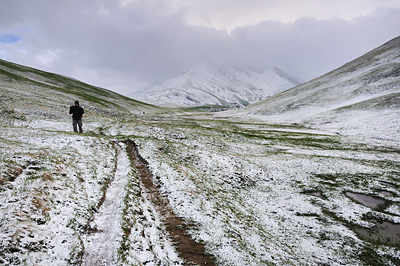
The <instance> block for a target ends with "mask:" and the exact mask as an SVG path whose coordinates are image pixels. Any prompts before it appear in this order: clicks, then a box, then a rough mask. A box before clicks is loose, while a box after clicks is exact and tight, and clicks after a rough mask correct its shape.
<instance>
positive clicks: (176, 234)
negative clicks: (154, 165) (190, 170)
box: [126, 140, 215, 265]
mask: <svg viewBox="0 0 400 266" xmlns="http://www.w3.org/2000/svg"><path fill="white" fill-rule="evenodd" d="M126 144H127V152H128V154H129V157H130V159H131V161H132V165H133V166H134V168H135V169H136V171H137V172H138V175H139V177H140V179H141V182H142V184H143V186H144V189H145V191H143V194H147V195H148V199H149V200H150V201H151V202H152V203H153V204H154V205H155V207H156V209H157V210H158V211H159V212H160V213H161V214H162V215H161V216H162V220H163V223H164V224H165V225H166V229H167V231H168V233H169V234H170V237H171V238H172V241H173V242H174V245H175V247H176V249H177V251H178V252H179V254H180V256H181V258H183V259H184V260H185V261H186V262H187V263H188V264H189V265H193V264H194V265H215V258H214V257H213V256H212V255H210V254H207V253H206V251H205V245H204V244H203V243H199V242H196V241H195V240H194V239H192V238H191V237H190V236H189V234H188V233H187V228H188V225H187V224H186V223H185V221H184V220H183V219H182V218H180V217H177V216H176V215H175V214H174V212H173V211H172V208H171V206H170V204H169V201H168V199H167V198H166V197H165V196H164V195H163V194H162V193H161V190H160V187H159V186H157V185H156V184H155V183H154V182H153V177H152V174H151V173H150V170H149V169H148V163H147V162H146V160H144V159H143V158H142V157H141V156H140V155H139V152H138V147H137V145H136V144H135V143H134V142H133V141H132V140H128V141H126Z"/></svg>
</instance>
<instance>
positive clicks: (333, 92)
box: [238, 37, 400, 136]
mask: <svg viewBox="0 0 400 266" xmlns="http://www.w3.org/2000/svg"><path fill="white" fill-rule="evenodd" d="M238 112H239V113H240V115H241V116H243V115H257V116H260V115H261V117H262V119H264V120H265V119H267V120H274V121H280V122H282V121H284V122H289V123H306V124H308V125H314V126H315V125H318V126H323V127H324V128H331V129H332V130H336V131H341V130H345V131H347V132H348V133H349V131H354V133H356V134H359V133H360V132H361V133H362V132H363V131H364V133H366V132H365V131H368V132H371V131H374V132H372V133H373V134H374V135H376V136H378V135H386V134H387V133H390V134H392V135H396V134H397V135H398V133H399V130H400V120H399V119H400V37H397V38H395V39H393V40H391V41H389V42H387V43H386V44H384V45H382V46H380V47H378V48H376V49H374V50H372V51H371V52H369V53H367V54H365V55H364V56H361V57H359V58H357V59H355V60H354V61H352V62H350V63H348V64H345V65H344V66H342V67H340V68H338V69H336V70H334V71H332V72H330V73H328V74H326V75H324V76H321V77H319V78H316V79H314V80H312V81H310V82H307V83H305V84H302V85H300V86H297V87H295V88H292V89H290V90H287V91H284V92H282V93H280V94H277V95H274V96H273V97H270V98H269V99H267V100H265V101H262V102H259V103H256V104H254V105H252V106H249V107H247V108H245V109H242V110H240V111H238Z"/></svg>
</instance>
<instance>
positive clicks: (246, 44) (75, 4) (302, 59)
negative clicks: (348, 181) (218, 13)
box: [0, 0, 400, 93]
mask: <svg viewBox="0 0 400 266" xmlns="http://www.w3.org/2000/svg"><path fill="white" fill-rule="evenodd" d="M3 1H5V3H6V5H5V7H6V8H5V9H1V10H0V34H2V33H4V32H10V31H11V33H13V32H12V31H19V32H20V33H22V36H20V37H21V38H22V39H21V40H20V41H19V42H18V43H16V44H15V46H14V47H12V49H11V48H10V47H9V48H7V47H3V49H2V47H1V46H0V49H2V50H3V51H2V52H1V53H0V56H3V57H4V58H5V59H6V60H10V61H15V62H17V63H21V64H26V65H30V66H34V67H38V68H42V69H45V70H48V71H52V72H56V73H61V74H64V75H69V76H73V77H76V78H79V79H82V80H83V81H86V82H89V83H92V84H95V85H99V86H103V87H107V88H110V89H116V90H118V91H119V92H122V93H129V92H131V91H134V90H136V89H137V88H139V87H140V85H144V84H145V83H150V82H154V81H157V80H162V79H165V78H168V77H170V76H172V75H176V74H178V73H179V72H181V71H184V70H187V69H188V68H191V67H193V66H195V65H196V64H198V63H201V62H203V61H210V62H214V63H219V64H237V65H247V66H277V67H280V68H282V69H284V70H286V71H287V72H288V73H290V74H293V75H296V76H298V77H300V78H303V79H311V78H313V77H316V76H318V75H321V74H324V73H325V72H327V71H330V70H332V69H333V68H335V67H338V66H340V65H341V64H344V63H346V62H348V61H349V60H351V59H354V58H355V57H357V56H360V55H362V54H363V53H365V52H367V51H369V50H371V49H373V48H374V47H376V46H378V45H380V44H382V43H384V42H386V41H388V40H389V39H391V38H393V37H396V36H397V35H399V34H400V32H399V28H398V25H400V10H399V9H391V10H381V11H377V12H375V13H373V14H371V15H369V16H365V17H362V18H358V19H356V20H353V21H346V20H341V19H329V20H324V21H320V20H317V19H313V18H302V19H299V20H297V21H295V22H294V23H289V24H284V23H280V22H277V21H264V22H261V23H258V24H257V25H251V26H245V27H240V28H236V29H235V30H233V31H232V32H231V33H230V34H228V32H226V31H223V30H217V29H214V28H210V27H203V26H194V25H188V24H187V23H185V20H186V16H187V13H185V12H186V11H187V10H186V9H185V8H183V9H179V8H176V9H173V8H171V7H170V6H167V5H165V6H163V4H162V3H163V2H164V1H157V0H152V1H144V0H136V1H133V2H131V3H130V4H128V5H126V6H124V7H121V6H120V5H118V4H117V3H116V1H105V0H93V1H78V0H70V1H46V0H37V1H21V0H13V1H10V0H3ZM165 2H166V1H165ZM158 3H161V4H160V5H158ZM4 10H6V11H4ZM163 10H165V12H163ZM6 12H7V14H6ZM188 12H189V11H188ZM3 13H4V14H3ZM3 15H4V16H3ZM21 29H23V30H21ZM15 34H16V33H15ZM0 51H1V50H0ZM7 51H9V53H8V56H7ZM18 51H24V52H18ZM46 56H47V57H46Z"/></svg>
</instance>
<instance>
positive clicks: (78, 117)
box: [69, 101, 85, 133]
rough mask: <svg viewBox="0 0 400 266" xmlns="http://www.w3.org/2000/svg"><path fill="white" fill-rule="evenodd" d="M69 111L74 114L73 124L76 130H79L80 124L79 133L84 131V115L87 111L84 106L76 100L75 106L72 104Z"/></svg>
mask: <svg viewBox="0 0 400 266" xmlns="http://www.w3.org/2000/svg"><path fill="white" fill-rule="evenodd" d="M69 113H70V114H72V126H73V127H74V132H78V128H77V127H78V126H79V133H83V130H82V115H83V114H84V113H85V111H83V108H82V107H80V106H79V102H78V101H75V106H74V105H72V106H71V107H70V108H69Z"/></svg>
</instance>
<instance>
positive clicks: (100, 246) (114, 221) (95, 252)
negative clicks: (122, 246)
mask: <svg viewBox="0 0 400 266" xmlns="http://www.w3.org/2000/svg"><path fill="white" fill-rule="evenodd" d="M115 145H116V150H117V162H118V163H117V168H116V172H115V176H114V179H113V180H112V182H111V183H110V186H109V188H108V189H107V191H106V196H105V198H104V202H102V204H101V207H100V209H99V212H98V213H96V214H95V215H94V220H93V221H92V223H91V224H90V228H91V230H90V231H91V232H90V233H89V234H88V235H86V237H85V239H83V242H84V255H83V259H82V265H93V266H95V265H96V266H98V265H115V262H116V261H117V250H118V245H119V242H120V241H121V235H122V231H121V227H120V218H121V216H120V212H121V207H122V200H123V197H122V196H121V195H122V194H123V193H124V188H125V185H126V183H127V178H126V177H127V175H128V171H129V167H127V166H128V165H129V163H130V162H129V158H128V157H127V156H126V154H125V153H124V151H123V149H122V148H123V147H121V146H120V144H115ZM122 145H124V144H122Z"/></svg>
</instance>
